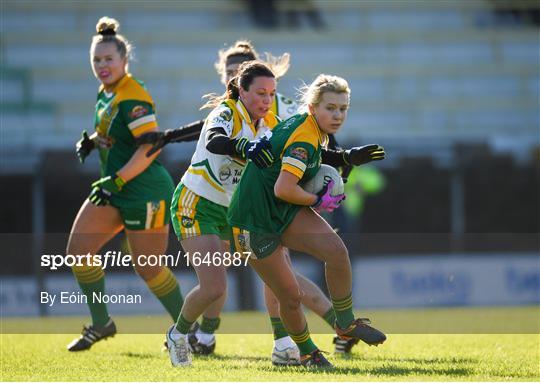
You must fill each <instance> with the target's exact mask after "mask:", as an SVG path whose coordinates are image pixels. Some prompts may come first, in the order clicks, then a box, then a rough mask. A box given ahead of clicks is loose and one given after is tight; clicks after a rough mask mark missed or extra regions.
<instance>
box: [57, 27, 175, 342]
mask: <svg viewBox="0 0 540 383" xmlns="http://www.w3.org/2000/svg"><path fill="white" fill-rule="evenodd" d="M118 27H119V24H118V22H117V21H116V20H114V19H110V18H107V17H103V18H101V19H100V20H99V21H98V24H97V26H96V29H97V32H98V34H97V35H96V36H94V38H93V41H92V47H91V49H90V52H91V61H92V68H93V70H94V74H95V76H96V78H97V79H98V80H99V81H100V83H101V86H100V89H99V92H98V97H97V103H96V108H95V117H94V127H95V133H93V134H92V135H90V136H88V134H87V133H86V131H85V132H84V133H83V138H82V139H81V140H80V141H79V142H78V143H77V154H78V156H79V159H80V160H81V162H84V160H85V158H86V157H87V156H88V155H89V154H90V152H91V151H92V150H93V149H98V151H99V159H100V165H101V166H100V167H101V178H100V179H99V180H97V181H96V182H94V183H93V184H92V189H91V193H90V196H89V197H88V199H87V200H86V201H85V202H84V203H83V205H82V207H81V208H80V210H79V213H78V214H77V217H76V218H75V221H74V223H73V227H72V229H71V233H70V237H69V242H68V246H67V253H68V254H96V253H97V252H98V251H99V250H100V249H101V248H102V246H104V245H105V244H106V243H107V242H108V241H109V240H110V239H112V238H113V237H114V236H115V235H116V234H117V233H118V232H120V231H124V232H125V234H126V237H127V240H128V242H129V247H130V250H131V254H130V255H131V256H132V259H133V262H134V264H135V270H136V272H137V274H138V275H139V276H141V277H142V278H143V280H144V281H145V282H146V284H147V285H148V287H149V288H150V290H151V291H152V292H153V293H154V295H156V297H157V298H158V299H159V300H160V302H161V303H162V304H163V306H164V307H165V309H166V310H167V311H168V312H169V314H170V315H171V316H172V317H173V318H175V319H176V318H177V317H178V314H179V313H180V308H181V306H182V295H181V293H180V288H179V286H178V282H177V281H176V278H175V276H174V275H173V274H172V272H171V271H170V270H169V269H168V268H167V267H162V266H154V267H151V266H143V265H141V264H139V262H138V260H139V257H140V256H141V255H143V254H144V255H147V254H163V253H164V251H165V250H166V248H167V241H168V233H169V205H170V199H171V196H172V192H173V187H174V185H173V183H172V179H171V177H170V175H169V174H168V172H167V171H166V170H165V168H164V167H163V166H162V165H161V164H160V163H159V162H157V161H156V160H155V156H152V157H150V158H147V157H146V152H147V150H148V146H146V147H141V148H138V147H137V145H136V144H135V139H136V138H137V137H138V136H140V135H141V134H144V133H145V132H151V131H156V130H157V129H158V125H157V120H156V114H155V106H154V102H153V100H152V98H151V97H150V95H149V93H148V91H147V90H146V88H145V87H144V85H143V84H142V82H140V81H138V80H136V79H135V78H133V77H132V76H131V75H130V74H129V73H128V72H127V64H128V61H129V53H130V44H129V42H128V41H127V40H126V39H125V38H124V37H123V36H121V35H118V34H117V33H116V31H117V29H118ZM72 270H73V274H74V275H75V278H76V279H77V282H78V283H79V286H80V288H81V290H82V292H83V293H84V294H85V295H86V296H87V297H88V300H87V301H88V307H89V309H90V314H91V316H92V324H91V325H89V326H85V327H84V329H83V333H82V335H81V337H79V338H77V339H75V340H74V341H73V342H71V343H70V344H69V345H68V349H69V351H81V350H86V349H89V348H90V347H91V346H92V345H93V344H94V343H95V342H97V341H99V340H101V339H105V338H107V337H110V336H113V335H114V334H115V333H116V327H115V324H114V322H113V321H112V319H111V318H110V317H109V313H108V309H107V305H106V304H105V303H99V302H96V301H94V299H93V296H94V294H104V293H105V274H104V272H103V269H102V267H101V266H100V265H99V266H98V264H97V262H96V264H94V263H90V264H83V265H75V266H74V267H73V268H72Z"/></svg>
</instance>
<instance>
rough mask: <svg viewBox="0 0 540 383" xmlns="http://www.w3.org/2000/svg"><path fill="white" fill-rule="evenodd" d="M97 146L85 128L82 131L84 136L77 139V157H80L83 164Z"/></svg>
mask: <svg viewBox="0 0 540 383" xmlns="http://www.w3.org/2000/svg"><path fill="white" fill-rule="evenodd" d="M95 147H96V144H95V143H94V141H92V140H91V139H90V137H88V133H86V130H83V132H82V138H81V139H80V140H79V141H77V144H76V145H75V151H76V153H77V157H79V161H80V162H81V164H84V160H86V157H88V155H89V154H90V153H91V152H92V150H94V148H95Z"/></svg>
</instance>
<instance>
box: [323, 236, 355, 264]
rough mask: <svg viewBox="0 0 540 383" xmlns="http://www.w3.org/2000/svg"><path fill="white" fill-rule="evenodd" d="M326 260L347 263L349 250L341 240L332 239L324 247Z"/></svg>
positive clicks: (331, 262)
mask: <svg viewBox="0 0 540 383" xmlns="http://www.w3.org/2000/svg"><path fill="white" fill-rule="evenodd" d="M325 258H326V262H327V263H330V264H345V263H347V264H348V263H349V262H350V260H349V251H348V250H347V247H346V246H345V244H344V243H343V242H342V241H337V240H336V241H332V242H330V243H328V244H327V246H326V249H325Z"/></svg>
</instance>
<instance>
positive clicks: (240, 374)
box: [0, 308, 540, 381]
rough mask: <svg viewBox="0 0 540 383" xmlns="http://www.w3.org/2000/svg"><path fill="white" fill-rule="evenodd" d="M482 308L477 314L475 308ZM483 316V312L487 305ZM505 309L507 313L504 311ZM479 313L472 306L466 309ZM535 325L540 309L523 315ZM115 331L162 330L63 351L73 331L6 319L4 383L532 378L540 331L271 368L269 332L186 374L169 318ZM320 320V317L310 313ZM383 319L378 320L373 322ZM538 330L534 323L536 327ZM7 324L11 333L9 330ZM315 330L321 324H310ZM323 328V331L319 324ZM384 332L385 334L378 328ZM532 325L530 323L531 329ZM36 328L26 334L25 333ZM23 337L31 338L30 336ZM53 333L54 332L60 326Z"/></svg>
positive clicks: (412, 342)
mask: <svg viewBox="0 0 540 383" xmlns="http://www.w3.org/2000/svg"><path fill="white" fill-rule="evenodd" d="M479 310H480V311H481V310H482V309H479ZM486 310H487V312H489V309H486ZM459 311H460V309H445V310H417V311H414V312H412V311H411V313H408V312H406V311H400V312H390V311H385V312H383V311H381V312H377V313H375V315H371V316H372V319H373V318H374V316H375V317H376V316H380V317H381V318H380V319H381V320H380V322H384V318H385V317H387V316H388V317H394V318H396V317H400V316H401V318H404V317H406V316H407V315H409V314H410V315H413V317H414V316H419V317H423V318H424V319H425V318H429V317H433V316H434V317H435V318H437V315H443V314H446V316H448V315H453V314H454V313H455V312H459ZM503 311H508V309H505V310H503ZM472 312H474V314H475V315H478V314H479V312H478V310H472ZM528 312H529V313H530V314H532V315H529V316H527V317H528V318H529V319H532V320H535V319H538V316H537V315H538V309H537V308H532V309H528ZM85 320H87V319H86V318H76V317H70V318H49V319H47V320H46V322H47V325H52V324H54V325H55V327H56V328H57V329H61V328H71V326H72V325H73V324H74V323H77V325H78V326H80V325H81V324H82V323H83V322H84V321H85ZM115 320H116V323H117V325H118V328H119V332H122V330H123V329H125V328H129V326H130V325H133V324H132V323H131V322H133V321H141V320H143V321H146V322H148V323H150V322H151V323H157V324H158V326H157V327H163V331H162V333H159V332H156V333H154V334H118V335H116V336H115V337H114V338H112V339H109V340H107V341H103V342H99V343H97V344H95V345H94V346H93V347H92V349H91V350H90V351H85V352H80V353H69V352H68V351H67V350H66V348H65V346H66V345H67V343H69V342H70V341H71V340H72V339H73V338H74V336H75V334H7V333H6V332H8V331H6V329H10V331H9V332H13V329H14V328H16V326H17V325H19V326H22V327H20V328H23V327H24V328H26V329H30V328H31V327H30V326H37V327H34V330H35V328H40V327H39V326H42V325H43V321H42V320H39V319H23V320H20V319H19V320H13V319H5V318H4V319H3V320H2V328H3V333H2V335H1V346H0V351H1V374H2V376H1V379H2V381H370V380H377V381H379V380H383V381H390V380H399V381H419V380H428V381H438V380H442V381H469V380H474V381H508V380H509V381H517V380H526V381H538V380H540V371H539V370H540V355H539V354H540V335H539V334H538V333H532V334H520V335H515V334H481V335H480V334H429V335H426V334H389V336H388V340H387V342H386V343H385V344H384V345H382V346H379V347H377V348H376V347H368V346H367V345H365V344H359V345H358V346H356V347H355V348H354V350H353V353H352V355H351V356H350V357H347V358H344V357H340V356H337V355H334V354H333V353H330V354H329V355H327V356H328V358H329V360H330V361H331V362H332V363H333V364H334V365H335V367H336V368H335V369H334V370H332V371H328V372H318V371H307V370H305V369H303V368H297V367H294V368H277V367H273V366H272V365H271V363H270V353H271V350H272V336H271V335H270V334H249V335H246V334H241V335H236V334H230V333H229V334H224V333H221V334H219V335H218V337H217V350H216V354H215V355H214V356H210V357H196V358H195V359H194V363H193V366H192V367H190V368H172V367H171V365H170V362H169V358H168V355H167V353H162V352H161V351H160V348H161V346H162V344H163V341H164V335H163V334H164V332H165V330H166V323H167V319H166V317H164V316H163V317H151V318H141V317H139V318H137V317H135V318H130V317H116V318H115ZM309 320H310V322H312V323H317V320H318V318H314V317H312V316H310V317H309ZM227 322H228V323H243V324H244V327H243V328H244V329H250V328H253V329H258V327H257V326H259V325H260V326H261V327H264V324H265V323H266V317H265V316H264V315H263V314H261V313H232V314H226V315H224V317H223V323H224V328H223V329H225V330H226V329H227V327H226V326H225V323H227ZM250 323H255V327H250ZM377 323H379V320H378V321H377ZM534 325H535V326H538V325H537V324H533V326H534ZM10 326H11V327H10ZM314 327H317V325H315V326H314ZM320 328H322V329H324V327H320ZM381 328H383V327H382V326H381ZM529 328H530V327H529ZM28 331H32V330H28ZM28 331H27V332H28ZM57 332H60V331H59V330H57ZM313 338H314V340H315V342H316V343H317V344H318V345H319V347H320V348H321V349H323V350H327V351H330V352H332V351H333V345H332V344H331V341H332V335H331V334H314V336H313Z"/></svg>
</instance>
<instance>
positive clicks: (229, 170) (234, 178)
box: [218, 162, 244, 185]
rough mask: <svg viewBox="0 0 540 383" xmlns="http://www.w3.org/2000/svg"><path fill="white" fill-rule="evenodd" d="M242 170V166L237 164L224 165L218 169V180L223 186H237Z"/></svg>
mask: <svg viewBox="0 0 540 383" xmlns="http://www.w3.org/2000/svg"><path fill="white" fill-rule="evenodd" d="M243 170H244V168H243V165H241V164H238V163H237V162H230V163H226V164H224V165H222V166H221V167H220V168H219V173H218V177H219V180H220V181H221V182H222V183H223V184H224V185H225V184H229V183H231V184H237V183H239V182H240V177H242V171H243Z"/></svg>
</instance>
